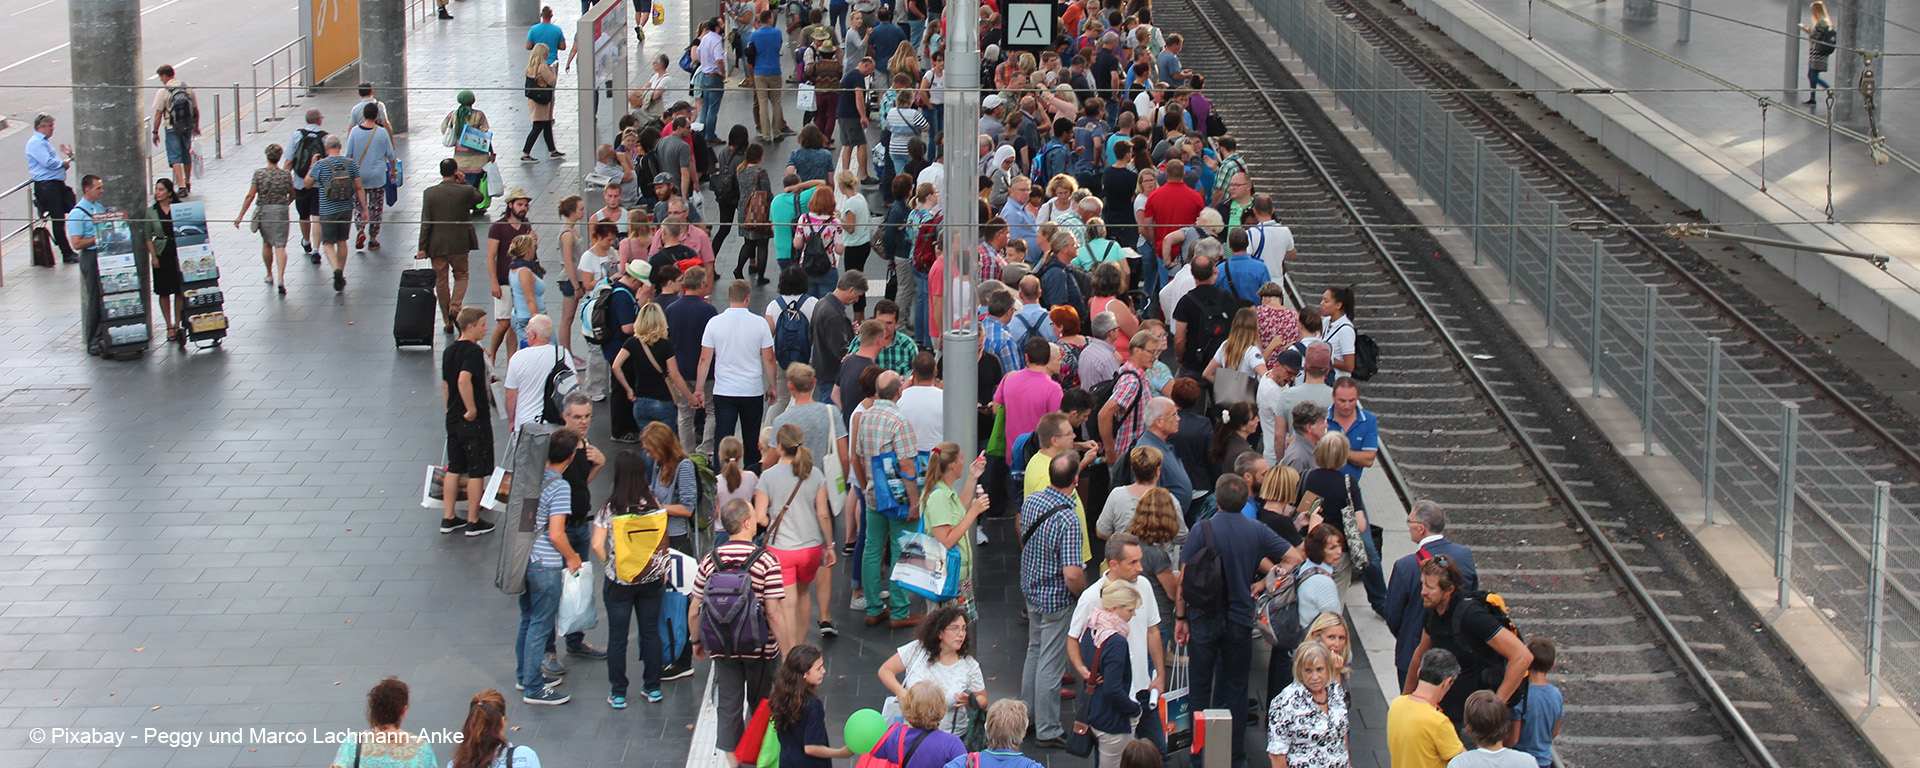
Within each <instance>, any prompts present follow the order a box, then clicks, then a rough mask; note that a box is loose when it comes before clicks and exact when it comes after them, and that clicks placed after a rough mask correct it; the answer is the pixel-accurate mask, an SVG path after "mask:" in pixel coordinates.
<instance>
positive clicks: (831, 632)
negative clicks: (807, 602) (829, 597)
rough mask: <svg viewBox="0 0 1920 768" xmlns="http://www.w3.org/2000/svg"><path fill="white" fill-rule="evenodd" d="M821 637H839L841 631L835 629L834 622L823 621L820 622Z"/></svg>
mask: <svg viewBox="0 0 1920 768" xmlns="http://www.w3.org/2000/svg"><path fill="white" fill-rule="evenodd" d="M820 636H821V637H839V636H840V630H838V629H835V628H834V626H833V622H831V621H823V622H820Z"/></svg>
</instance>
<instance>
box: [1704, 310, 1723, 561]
mask: <svg viewBox="0 0 1920 768" xmlns="http://www.w3.org/2000/svg"><path fill="white" fill-rule="evenodd" d="M1706 415H1707V425H1706V426H1707V439H1706V447H1705V449H1704V450H1703V451H1702V454H1703V455H1702V457H1701V459H1700V495H1701V497H1702V500H1704V501H1705V502H1706V507H1705V509H1706V523H1707V525H1713V475H1714V470H1715V469H1716V467H1715V466H1714V457H1715V456H1716V455H1717V454H1718V451H1717V449H1718V448H1719V446H1718V445H1717V443H1718V442H1719V440H1720V339H1719V338H1718V337H1715V338H1711V339H1707V407H1706Z"/></svg>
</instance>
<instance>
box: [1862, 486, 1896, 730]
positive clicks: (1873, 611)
mask: <svg viewBox="0 0 1920 768" xmlns="http://www.w3.org/2000/svg"><path fill="white" fill-rule="evenodd" d="M1892 493H1893V486H1892V485H1891V484H1889V483H1888V482H1887V481H1885V480H1875V481H1874V482H1873V550H1872V557H1873V570H1871V571H1869V572H1868V573H1867V711H1868V712H1872V711H1873V708H1874V707H1877V706H1879V705H1880V656H1881V653H1882V650H1883V649H1882V648H1881V645H1880V643H1881V639H1882V635H1881V633H1882V631H1883V629H1884V623H1885V621H1886V593H1887V509H1888V507H1890V506H1891V505H1890V504H1888V503H1887V502H1888V496H1889V495H1890V494H1892Z"/></svg>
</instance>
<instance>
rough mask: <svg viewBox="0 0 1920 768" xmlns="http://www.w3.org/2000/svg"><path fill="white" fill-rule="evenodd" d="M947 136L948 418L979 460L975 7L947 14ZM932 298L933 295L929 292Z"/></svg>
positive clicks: (950, 428) (956, 438)
mask: <svg viewBox="0 0 1920 768" xmlns="http://www.w3.org/2000/svg"><path fill="white" fill-rule="evenodd" d="M946 87H947V94H946V131H945V132H946V136H945V138H944V141H945V144H944V147H945V149H944V150H943V157H944V160H942V162H943V163H945V165H946V167H947V176H946V188H945V189H942V190H940V200H941V203H942V205H944V206H945V207H946V212H945V220H944V221H945V224H946V226H945V227H944V228H943V229H942V231H941V239H942V241H943V242H944V243H945V247H944V250H943V251H942V253H943V254H944V256H945V257H946V264H947V268H946V273H945V275H944V276H943V279H945V280H946V281H947V285H946V289H945V294H946V297H947V298H946V306H945V308H944V312H943V314H945V315H946V317H944V318H942V320H941V327H943V328H946V329H947V330H946V333H945V334H943V335H942V338H941V344H942V347H941V350H942V352H941V354H942V356H943V358H942V361H943V363H944V365H942V370H943V371H945V374H946V378H945V379H944V380H943V381H942V384H941V385H942V386H943V387H944V388H945V390H946V407H945V410H944V419H943V421H944V424H945V428H946V436H947V439H949V440H952V441H953V442H955V443H957V444H959V446H960V452H961V455H963V456H966V457H967V460H968V461H972V457H973V455H974V454H975V453H976V452H977V451H978V449H979V437H978V435H977V433H978V432H979V424H980V420H979V416H978V411H975V410H974V403H975V402H977V401H978V399H979V386H980V385H979V377H978V376H977V375H975V367H976V366H977V365H978V364H979V357H980V331H979V328H978V327H977V326H976V324H975V323H974V320H973V318H974V313H973V307H974V304H975V299H974V295H973V290H974V285H975V277H976V275H975V273H976V272H977V271H978V270H979V264H980V258H979V255H978V254H979V250H980V249H979V240H980V229H979V227H980V222H979V218H980V210H979V208H980V205H979V203H977V202H976V201H977V200H978V199H979V191H980V190H979V186H978V184H977V181H978V179H979V178H980V174H979V172H978V170H977V169H978V168H979V167H980V141H979V125H980V16H979V13H978V9H977V7H974V6H956V5H950V6H948V13H947V81H946ZM921 300H922V301H925V300H926V299H925V297H922V299H921Z"/></svg>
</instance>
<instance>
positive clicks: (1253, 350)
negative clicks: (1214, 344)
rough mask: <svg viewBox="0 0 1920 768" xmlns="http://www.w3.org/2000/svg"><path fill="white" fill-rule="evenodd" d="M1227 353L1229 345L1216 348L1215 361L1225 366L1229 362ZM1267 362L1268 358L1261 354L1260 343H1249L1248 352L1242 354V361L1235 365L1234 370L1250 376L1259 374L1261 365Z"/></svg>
mask: <svg viewBox="0 0 1920 768" xmlns="http://www.w3.org/2000/svg"><path fill="white" fill-rule="evenodd" d="M1226 354H1227V345H1225V344H1222V345H1220V348H1219V349H1217V350H1214V352H1213V361H1214V362H1216V363H1219V364H1220V365H1222V366H1225V365H1226V364H1227V360H1226ZM1266 363H1267V359H1266V358H1265V357H1264V356H1262V355H1261V354H1260V345H1258V344H1249V345H1247V351H1246V353H1245V354H1242V355H1241V356H1240V363H1239V364H1238V365H1236V366H1234V370H1237V371H1239V372H1241V373H1244V374H1246V375H1248V376H1259V375H1260V370H1259V366H1262V365H1266Z"/></svg>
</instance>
